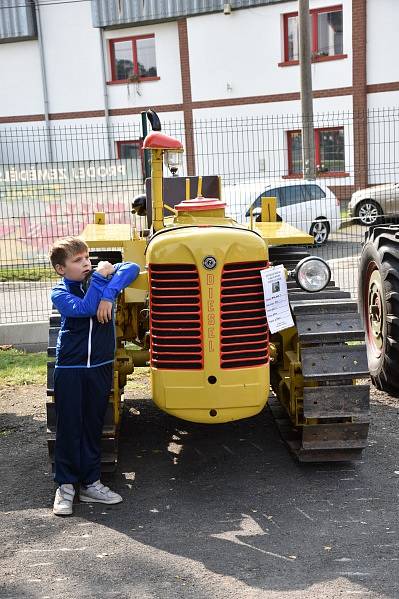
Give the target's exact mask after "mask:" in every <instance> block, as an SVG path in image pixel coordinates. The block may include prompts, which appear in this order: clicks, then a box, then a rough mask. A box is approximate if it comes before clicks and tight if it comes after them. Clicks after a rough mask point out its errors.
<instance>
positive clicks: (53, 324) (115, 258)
mask: <svg viewBox="0 0 399 599" xmlns="http://www.w3.org/2000/svg"><path fill="white" fill-rule="evenodd" d="M90 259H91V263H92V266H94V267H95V266H97V264H98V262H99V261H100V260H108V261H109V262H112V263H116V262H121V261H122V255H121V253H120V252H117V251H111V252H110V251H102V252H90ZM60 326H61V316H60V314H59V312H58V311H57V310H56V309H55V308H53V311H52V314H51V316H50V326H49V343H48V348H47V355H48V357H49V361H48V362H47V402H46V413H47V447H48V455H49V460H50V464H51V467H52V469H53V468H54V448H55V435H56V422H57V417H56V409H55V407H56V406H55V403H56V398H55V394H54V366H55V357H56V343H57V338H58V333H59V330H60ZM112 399H113V390H111V395H110V401H109V402H108V406H107V411H106V414H105V421H104V428H103V433H102V438H101V472H113V471H114V470H115V467H116V464H117V458H118V426H117V425H116V423H115V414H114V406H113V401H112Z"/></svg>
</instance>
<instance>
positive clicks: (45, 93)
mask: <svg viewBox="0 0 399 599" xmlns="http://www.w3.org/2000/svg"><path fill="white" fill-rule="evenodd" d="M34 5H35V11H36V23H37V39H38V42H39V54H40V68H41V74H42V92H43V104H44V120H45V123H46V132H47V135H46V141H47V158H48V161H49V162H53V148H52V145H51V129H50V117H49V100H48V89H47V77H46V64H45V61H44V46H43V36H42V22H41V18H40V8H39V0H36V1H35V0H34Z"/></svg>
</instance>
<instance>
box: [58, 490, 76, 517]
mask: <svg viewBox="0 0 399 599" xmlns="http://www.w3.org/2000/svg"><path fill="white" fill-rule="evenodd" d="M74 497H75V489H74V487H73V485H69V484H66V485H60V486H59V487H58V489H57V490H56V492H55V498H54V505H53V513H54V514H55V515H56V516H70V515H71V514H72V511H73V499H74Z"/></svg>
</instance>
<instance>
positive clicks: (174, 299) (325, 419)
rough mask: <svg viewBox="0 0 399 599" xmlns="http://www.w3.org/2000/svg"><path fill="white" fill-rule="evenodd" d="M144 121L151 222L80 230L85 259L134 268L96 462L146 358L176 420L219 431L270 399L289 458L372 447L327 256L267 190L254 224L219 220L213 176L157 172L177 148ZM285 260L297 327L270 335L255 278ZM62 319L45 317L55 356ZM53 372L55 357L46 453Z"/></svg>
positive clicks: (357, 347)
mask: <svg viewBox="0 0 399 599" xmlns="http://www.w3.org/2000/svg"><path fill="white" fill-rule="evenodd" d="M151 117H152V124H153V129H154V130H153V131H152V132H151V133H150V134H149V135H148V136H147V137H146V139H145V141H144V148H145V149H146V150H148V151H149V152H150V153H151V169H152V171H151V178H150V180H149V181H147V194H146V197H144V198H143V197H141V198H138V199H137V200H136V201H135V202H134V204H133V209H134V210H135V211H136V212H137V213H138V214H140V215H146V218H147V227H142V228H141V229H140V230H139V228H138V227H137V228H135V227H132V226H131V225H130V224H106V215H104V214H103V213H98V214H96V215H95V223H94V224H90V225H88V226H87V227H86V228H85V230H84V231H83V233H82V237H83V238H84V239H85V241H86V242H87V244H88V245H89V247H90V248H91V249H92V252H91V254H92V259H93V261H95V260H99V259H108V260H110V261H112V260H114V261H116V260H118V261H119V260H121V258H122V259H123V260H129V261H134V262H136V263H138V264H140V266H141V273H140V275H139V277H138V278H137V279H136V281H135V282H134V283H133V284H132V285H131V286H130V287H129V288H127V289H126V290H125V291H124V292H123V293H122V294H121V295H120V296H119V298H118V300H117V307H116V336H117V349H116V356H115V363H114V385H113V391H112V395H111V397H110V402H109V410H108V413H107V419H106V423H105V427H104V431H103V463H102V466H103V470H110V469H112V468H114V466H115V463H116V459H117V437H118V429H119V425H120V420H121V414H122V407H123V389H124V386H125V384H126V379H127V376H128V375H129V374H130V373H132V372H133V370H134V367H135V366H144V365H148V366H149V370H150V378H151V386H152V398H153V401H154V403H155V404H156V405H157V406H158V407H159V408H160V409H161V410H163V411H165V412H167V413H168V414H170V415H172V416H176V417H177V418H182V419H185V420H189V421H192V422H198V423H206V424H215V425H217V424H219V423H224V422H229V421H232V420H239V419H242V418H249V417H251V416H255V415H256V414H258V413H259V412H260V411H261V410H262V409H263V408H264V407H265V406H266V404H267V403H269V405H270V407H271V410H272V412H273V415H274V417H275V420H276V423H277V425H278V426H279V429H280V432H281V434H282V436H283V438H284V439H285V440H286V442H287V444H288V446H289V448H290V450H291V451H292V452H293V454H294V455H295V456H296V458H297V459H298V460H300V461H303V462H321V461H343V460H345V461H346V460H355V459H358V458H359V457H360V455H361V452H362V450H363V448H364V447H365V446H366V444H367V433H368V427H369V386H368V385H364V384H357V383H358V379H361V378H364V377H365V376H367V373H368V370H367V359H366V351H365V346H364V331H363V328H362V326H361V323H360V318H359V315H358V312H357V304H356V302H355V301H353V300H351V298H350V294H349V293H347V292H345V291H341V290H340V289H339V288H338V287H337V286H335V284H334V282H332V281H329V278H330V277H329V276H327V274H326V273H328V275H329V269H328V266H327V264H326V263H324V262H323V261H321V260H320V259H319V258H317V259H312V258H310V257H309V254H308V253H307V251H305V248H304V246H308V245H310V244H312V243H313V237H311V236H309V235H307V234H305V233H303V232H302V231H300V230H298V229H296V228H295V227H292V226H290V225H288V224H287V223H284V222H281V221H280V222H279V221H277V219H276V203H275V199H274V198H264V199H263V200H262V202H263V203H262V215H261V219H260V222H253V219H252V218H251V223H250V225H249V226H243V225H240V224H238V223H237V222H235V221H234V220H233V219H232V218H230V217H229V216H228V215H227V214H226V206H225V203H224V202H223V200H222V197H221V191H220V190H221V184H220V179H219V177H210V176H207V177H203V178H201V177H188V178H184V177H178V176H172V177H164V176H163V162H164V161H165V163H166V164H167V165H168V166H169V168H170V170H171V171H172V172H173V174H176V169H177V163H178V159H179V158H180V156H181V154H182V152H183V147H182V145H181V143H180V142H179V141H177V140H175V139H173V138H171V137H168V136H166V135H164V134H163V133H161V131H160V126H159V122H158V121H157V118H156V115H155V114H154V113H153V114H152V115H151ZM301 246H302V247H301ZM115 248H119V251H118V252H116V253H115V251H114V249H115ZM281 264H282V265H284V267H285V273H286V275H287V278H288V283H287V285H288V296H289V303H290V309H291V312H292V318H293V322H294V326H290V328H287V329H284V330H280V331H279V332H277V333H274V334H272V333H271V332H270V330H269V326H268V320H267V316H266V309H265V296H264V292H263V286H262V276H261V272H262V270H264V269H268V268H271V267H273V266H276V265H281ZM323 277H324V282H321V281H322V280H323ZM58 327H59V315H57V313H54V314H53V315H52V317H51V325H50V347H49V355H50V356H51V357H53V356H54V355H55V345H56V339H57V335H58ZM132 343H134V344H135V346H134V347H136V348H137V349H132V345H131V344H132ZM53 367H54V363H53V362H50V363H49V370H48V395H49V398H48V402H47V415H48V442H49V450H50V456H52V452H53V446H54V438H55V409H54V399H56V398H54V397H53V396H54V392H53V383H52V381H53ZM215 432H216V434H217V431H215Z"/></svg>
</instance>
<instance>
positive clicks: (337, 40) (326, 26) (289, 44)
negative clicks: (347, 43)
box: [284, 6, 343, 62]
mask: <svg viewBox="0 0 399 599" xmlns="http://www.w3.org/2000/svg"><path fill="white" fill-rule="evenodd" d="M309 18H310V31H311V48H312V58H313V60H318V59H319V60H322V59H323V58H327V57H332V56H342V55H343V12H342V6H332V7H329V8H316V9H313V10H311V11H310V15H309ZM298 60H299V31H298V13H290V14H286V15H284V61H285V62H294V61H298Z"/></svg>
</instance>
